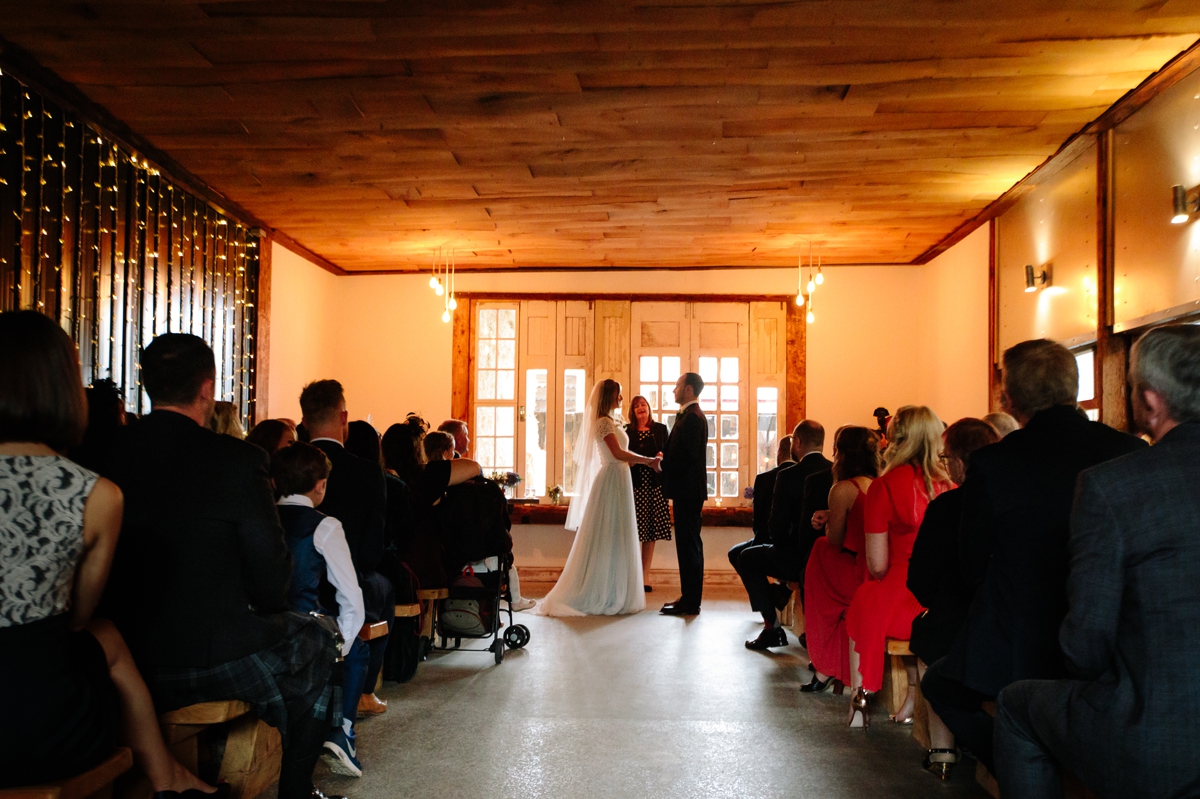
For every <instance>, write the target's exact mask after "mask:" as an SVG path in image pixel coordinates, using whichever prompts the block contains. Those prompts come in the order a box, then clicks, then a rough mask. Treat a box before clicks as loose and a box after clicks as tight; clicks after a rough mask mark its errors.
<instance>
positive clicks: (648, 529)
mask: <svg viewBox="0 0 1200 799" xmlns="http://www.w3.org/2000/svg"><path fill="white" fill-rule="evenodd" d="M629 418H630V422H629V424H628V425H627V426H626V427H625V432H626V433H627V434H628V435H629V449H630V450H631V451H633V452H636V453H637V454H639V455H643V456H645V457H647V458H653V457H654V456H655V455H657V454H658V453H660V452H662V451H663V450H665V449H666V448H667V433H668V431H667V426H666V425H665V424H662V423H660V422H656V421H654V417H653V416H652V415H651V413H650V403H649V402H648V401H647V400H646V398H645V397H643V396H641V395H638V396H636V397H634V398H633V400H632V401H631V402H630V403H629ZM632 470H633V475H632V476H633V503H634V506H635V507H636V508H637V523H638V540H639V541H640V542H641V543H642V583H643V585H644V586H645V590H646V592H647V593H649V592H650V591H652V590H653V589H652V588H651V587H650V561H651V560H653V559H654V542H655V541H670V540H671V510H670V508H669V507H668V506H667V499H666V497H664V496H663V492H662V475H661V474H659V473H658V472H656V471H654V470H653V469H651V468H650V467H649V466H640V465H635V466H633V467H632Z"/></svg>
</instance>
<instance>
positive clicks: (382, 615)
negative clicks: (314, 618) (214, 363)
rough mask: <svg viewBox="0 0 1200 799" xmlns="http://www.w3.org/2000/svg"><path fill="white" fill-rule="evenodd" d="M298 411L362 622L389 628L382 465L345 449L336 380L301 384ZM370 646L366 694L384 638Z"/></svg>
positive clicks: (392, 602) (344, 416) (392, 597)
mask: <svg viewBox="0 0 1200 799" xmlns="http://www.w3.org/2000/svg"><path fill="white" fill-rule="evenodd" d="M300 412H301V413H302V414H303V415H304V419H303V424H304V426H305V427H306V428H307V429H308V435H309V443H311V444H312V445H313V446H314V447H318V448H319V449H320V450H321V451H322V452H324V453H325V455H326V457H328V458H329V462H330V464H332V466H333V468H332V469H331V470H330V472H329V482H328V483H327V484H326V489H325V501H324V502H322V503H321V505H320V507H319V508H318V510H320V511H321V513H324V514H325V515H326V516H332V517H334V518H335V519H337V520H338V521H340V522H341V523H342V529H343V530H345V532H346V544H347V545H348V546H349V547H350V558H351V560H353V561H354V570H355V572H356V573H357V574H358V585H359V587H360V588H361V589H362V592H363V605H364V606H365V608H366V611H367V622H368V623H372V624H373V623H376V622H381V621H386V622H387V623H388V628H389V630H390V629H391V623H392V619H393V617H394V615H395V607H396V592H395V588H394V587H393V586H392V584H391V581H389V580H388V579H387V578H386V577H384V576H383V575H382V574H380V573H379V572H378V571H377V569H378V568H379V562H380V560H382V558H383V546H384V532H385V528H386V527H387V481H386V479H385V478H384V474H383V467H382V466H381V465H380V464H378V463H372V462H371V461H368V460H365V459H364V458H360V457H358V456H357V455H352V454H351V453H349V452H347V451H346V447H345V441H346V436H347V434H348V433H349V429H350V428H349V425H350V414H349V413H348V412H347V411H346V394H345V392H344V391H343V389H342V384H341V383H339V382H338V381H336V380H318V381H316V382H314V383H309V384H308V385H307V386H305V387H304V389H303V391H301V392H300ZM370 646H371V660H370V664H369V666H368V669H367V674H366V677H365V682H364V683H363V684H364V685H365V686H366V688H365V691H366V693H372V692H374V690H375V682H376V680H377V678H378V676H379V671H380V669H382V668H383V658H384V655H385V654H386V652H387V638H386V637H381V638H376V639H374V640H373V641H371V642H370ZM364 695H365V694H364ZM356 701H357V700H356ZM351 754H353V753H351Z"/></svg>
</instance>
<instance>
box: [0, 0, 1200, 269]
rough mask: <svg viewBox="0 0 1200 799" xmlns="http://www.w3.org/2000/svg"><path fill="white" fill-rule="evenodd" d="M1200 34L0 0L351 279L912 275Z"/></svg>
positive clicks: (246, 201) (750, 14) (179, 149)
mask: <svg viewBox="0 0 1200 799" xmlns="http://www.w3.org/2000/svg"><path fill="white" fill-rule="evenodd" d="M1198 36H1200V6H1197V4H1196V3H1194V2H1185V1H1184V0H1169V1H1168V2H1154V3H1146V4H1138V3H1128V2H1113V1H1111V0H1093V1H1092V2H1080V1H1079V0H1073V1H1064V0H1006V1H1005V2H1000V1H999V0H996V1H993V2H968V1H967V0H964V1H963V2H953V3H946V2H939V1H938V0H923V1H921V0H918V1H917V2H907V3H897V2H894V0H816V2H796V3H789V2H782V3H762V2H758V3H738V2H729V1H728V0H725V1H718V2H705V1H704V0H637V1H636V2H635V1H633V0H622V1H619V2H604V3H596V2H580V1H579V0H570V1H569V2H548V1H541V0H528V1H525V2H510V3H500V2H489V3H484V2H471V1H469V0H438V2H433V1H432V0H417V1H416V2H413V1H412V0H405V2H400V0H379V1H378V2H370V1H368V2H356V1H355V0H350V1H349V2H342V1H336V2H293V1H290V0H250V2H209V3H192V2H172V3H159V2H148V1H147V0H105V2H99V1H98V0H96V1H94V2H90V3H80V2H64V1H63V0H40V1H39V2H36V3H31V2H28V0H0V37H3V38H4V39H7V40H9V41H11V42H13V43H15V44H16V45H18V46H19V47H21V48H23V49H24V50H26V51H28V52H29V53H31V54H32V55H33V56H34V57H35V58H36V59H38V61H40V62H41V63H42V64H43V65H44V66H46V67H47V68H49V69H51V70H54V71H55V72H56V73H57V74H58V75H59V76H61V77H62V78H63V79H64V80H66V81H68V82H70V83H72V84H74V85H75V86H76V87H78V88H79V89H80V90H81V91H82V92H83V93H84V94H85V95H86V96H87V97H88V98H89V99H90V100H91V101H93V102H95V103H97V104H99V105H101V106H103V107H104V108H105V109H107V110H108V111H109V112H111V114H112V115H113V116H115V117H116V118H117V119H119V120H121V121H122V122H123V123H124V124H125V125H127V126H128V128H129V129H130V130H132V131H134V132H136V133H137V134H139V135H140V136H141V137H143V138H144V139H146V140H147V141H148V142H150V144H152V145H153V146H154V147H156V148H158V149H159V150H161V151H163V152H165V153H166V154H167V155H169V156H170V157H171V159H173V161H175V162H176V163H178V164H179V165H181V166H182V167H183V168H184V169H186V170H188V171H189V172H191V173H192V174H194V175H195V176H197V177H198V178H199V179H200V180H202V181H204V182H205V183H207V184H208V185H209V186H211V187H212V188H213V189H214V190H215V191H216V192H219V193H220V194H221V195H222V196H225V197H227V198H229V200H230V201H231V202H232V203H236V204H237V205H239V206H241V207H242V208H245V209H247V210H248V211H249V212H250V213H252V214H253V215H254V216H256V217H257V218H258V219H260V220H262V221H263V222H264V223H265V224H267V225H269V226H271V227H274V228H277V229H278V230H280V231H282V232H283V233H285V234H287V236H289V237H290V239H291V240H294V242H293V243H294V246H296V247H298V248H307V249H308V250H311V251H312V252H314V253H317V254H319V255H320V256H322V257H323V258H324V259H327V262H329V263H330V264H335V265H336V266H337V267H339V268H340V269H344V270H347V271H350V272H356V271H364V270H366V271H369V270H389V271H393V270H404V269H423V268H426V267H427V266H428V263H429V260H430V256H431V253H432V251H433V250H435V249H436V248H437V247H439V246H448V247H453V248H454V249H455V250H456V251H457V261H458V263H459V264H460V265H462V266H464V267H469V268H488V267H503V268H506V269H511V268H514V267H551V266H552V267H577V268H589V267H613V266H639V267H667V268H669V267H689V268H692V267H698V266H753V267H764V266H785V265H790V264H794V263H795V262H796V258H797V254H798V252H799V250H800V249H801V248H806V247H807V242H808V241H812V242H813V243H814V245H815V246H816V248H817V250H818V251H819V252H820V253H821V255H822V258H823V260H824V261H825V262H826V263H909V262H911V261H913V260H914V259H919V258H922V257H929V254H930V253H934V252H936V251H938V250H937V248H938V245H939V242H944V241H946V240H947V237H948V236H951V234H952V233H953V232H954V231H956V230H962V229H964V228H963V226H964V224H966V223H968V222H969V220H971V219H973V218H975V217H976V216H977V215H980V214H981V213H986V212H985V209H987V208H989V206H990V205H991V204H992V203H993V202H994V201H995V200H996V199H997V198H998V197H1000V196H1001V195H1003V194H1004V193H1005V192H1006V191H1007V190H1009V189H1010V188H1011V187H1013V186H1014V185H1015V184H1017V183H1018V182H1019V181H1021V180H1022V178H1024V177H1025V176H1026V175H1028V174H1029V172H1030V171H1031V170H1033V169H1034V168H1036V167H1037V166H1038V165H1039V164H1041V163H1042V162H1043V161H1044V160H1045V159H1046V158H1047V157H1048V156H1050V155H1051V154H1053V153H1054V152H1055V151H1056V150H1058V149H1059V148H1060V147H1061V146H1062V145H1063V143H1064V142H1066V141H1067V140H1068V139H1070V137H1071V136H1072V135H1074V134H1075V133H1077V132H1078V131H1080V130H1081V129H1083V128H1085V127H1086V126H1088V125H1089V124H1091V123H1093V122H1094V121H1095V120H1097V118H1101V117H1102V116H1103V115H1104V114H1105V112H1106V111H1107V110H1108V109H1109V108H1110V106H1112V105H1113V103H1114V102H1115V101H1117V100H1118V99H1119V98H1121V97H1122V96H1123V95H1125V94H1126V93H1127V92H1129V91H1130V90H1131V89H1133V88H1135V87H1137V86H1138V85H1139V84H1140V83H1142V81H1143V80H1145V79H1146V77H1147V76H1149V75H1150V74H1152V73H1153V72H1155V71H1156V70H1158V69H1159V68H1160V67H1162V65H1163V64H1165V63H1167V62H1168V61H1170V60H1171V59H1172V58H1173V57H1175V56H1176V55H1177V54H1179V53H1180V52H1182V51H1184V50H1186V49H1187V48H1188V47H1190V46H1191V45H1192V44H1193V43H1195V42H1196V40H1197V37H1198ZM992 207H993V208H994V206H992Z"/></svg>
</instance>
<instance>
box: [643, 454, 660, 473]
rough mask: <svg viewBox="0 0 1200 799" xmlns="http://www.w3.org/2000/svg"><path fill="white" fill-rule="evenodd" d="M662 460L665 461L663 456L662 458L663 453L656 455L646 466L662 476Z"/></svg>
mask: <svg viewBox="0 0 1200 799" xmlns="http://www.w3.org/2000/svg"><path fill="white" fill-rule="evenodd" d="M662 459H663V456H662V453H661V452H660V453H658V454H657V455H655V456H654V457H653V458H651V459H650V462H649V463H647V464H646V465H647V466H649V467H650V468H651V469H653V470H654V471H656V472H659V473H660V474H661V473H662Z"/></svg>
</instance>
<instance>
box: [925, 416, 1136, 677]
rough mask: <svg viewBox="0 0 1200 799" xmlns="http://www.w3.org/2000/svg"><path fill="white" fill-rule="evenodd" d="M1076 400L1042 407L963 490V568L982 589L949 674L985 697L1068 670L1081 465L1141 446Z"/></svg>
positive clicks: (983, 453) (982, 462) (972, 473)
mask: <svg viewBox="0 0 1200 799" xmlns="http://www.w3.org/2000/svg"><path fill="white" fill-rule="evenodd" d="M1145 446H1146V444H1145V442H1144V441H1142V440H1141V439H1138V438H1135V437H1134V436H1131V435H1127V434H1125V433H1120V432H1118V431H1116V430H1113V429H1112V428H1111V427H1106V426H1104V425H1102V424H1100V423H1099V422H1091V421H1088V420H1087V419H1086V418H1084V417H1083V416H1082V415H1080V414H1079V413H1078V412H1077V411H1076V410H1075V409H1074V408H1072V407H1070V406H1059V407H1056V408H1049V409H1047V410H1044V411H1041V412H1039V413H1038V414H1037V415H1035V416H1034V417H1033V419H1031V420H1030V421H1029V423H1028V424H1027V425H1025V427H1024V428H1023V429H1021V430H1017V431H1015V432H1013V433H1011V434H1009V435H1008V436H1007V437H1005V438H1004V439H1003V440H1001V441H999V442H997V443H995V444H992V445H990V446H987V447H984V448H983V449H980V450H977V451H976V452H975V453H974V454H972V455H971V466H970V468H969V470H968V472H967V479H966V480H965V481H964V483H963V486H962V492H963V497H962V502H963V510H962V521H961V527H960V528H959V541H958V547H959V564H960V567H961V568H962V570H963V577H964V579H965V580H966V582H967V584H968V585H978V586H979V588H978V591H977V592H976V595H975V600H974V602H973V603H972V605H971V610H970V613H969V614H968V618H967V623H966V624H965V625H964V626H963V628H962V629H961V630H960V631H959V634H958V636H957V638H956V639H955V641H954V645H953V646H952V647H951V649H950V652H949V654H948V655H947V656H946V658H947V660H946V665H945V666H944V667H943V673H944V674H945V675H946V676H948V677H951V678H953V679H957V680H959V681H961V682H963V683H964V684H965V685H967V686H968V687H970V688H972V689H974V690H976V691H979V692H981V693H984V694H986V695H988V696H996V694H998V693H999V692H1000V689H1001V688H1003V687H1004V686H1006V685H1008V684H1009V683H1012V682H1015V681H1016V680H1024V679H1055V678H1058V677H1062V676H1064V674H1065V671H1064V662H1063V655H1062V650H1061V649H1060V648H1059V645H1058V627H1059V625H1060V624H1061V623H1062V620H1063V616H1065V615H1066V612H1067V591H1066V585H1067V537H1068V530H1069V522H1070V515H1071V501H1072V499H1073V497H1074V495H1075V483H1076V480H1077V479H1078V477H1079V473H1080V472H1081V471H1083V470H1084V469H1086V468H1088V467H1091V466H1095V465H1096V464H1099V463H1103V462H1104V461H1107V460H1111V459H1113V458H1115V457H1118V456H1120V455H1124V454H1127V453H1129V452H1133V451H1134V450H1137V449H1142V448H1145Z"/></svg>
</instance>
